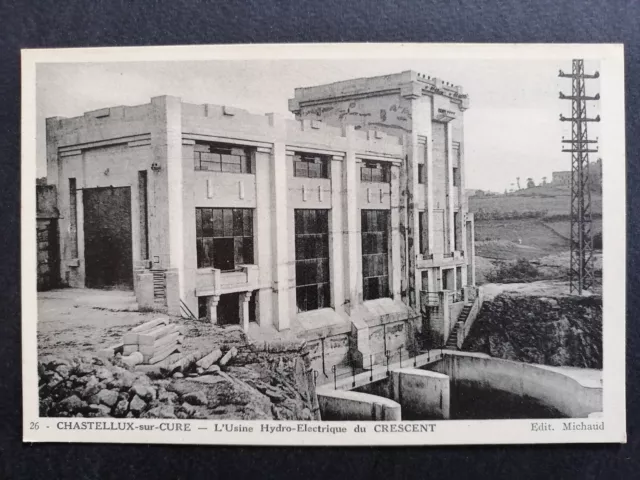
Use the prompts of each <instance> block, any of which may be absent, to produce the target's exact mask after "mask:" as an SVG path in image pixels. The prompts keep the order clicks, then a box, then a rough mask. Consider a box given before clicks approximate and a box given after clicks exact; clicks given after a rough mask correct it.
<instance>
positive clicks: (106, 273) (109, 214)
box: [82, 187, 133, 290]
mask: <svg viewBox="0 0 640 480" xmlns="http://www.w3.org/2000/svg"><path fill="white" fill-rule="evenodd" d="M82 201H83V207H84V215H83V219H84V259H85V285H86V286H87V287H88V288H105V289H121V290H131V289H133V257H132V246H131V188H130V187H106V188H85V189H83V190H82Z"/></svg>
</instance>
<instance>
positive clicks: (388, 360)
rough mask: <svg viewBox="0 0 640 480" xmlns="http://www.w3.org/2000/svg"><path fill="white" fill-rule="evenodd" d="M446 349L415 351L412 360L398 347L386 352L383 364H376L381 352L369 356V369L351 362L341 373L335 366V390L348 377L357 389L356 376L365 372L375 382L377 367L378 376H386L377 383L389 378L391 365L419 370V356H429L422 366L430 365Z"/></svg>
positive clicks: (316, 376)
mask: <svg viewBox="0 0 640 480" xmlns="http://www.w3.org/2000/svg"><path fill="white" fill-rule="evenodd" d="M444 349H445V347H444V346H439V347H438V348H431V349H427V350H425V351H422V352H420V353H418V351H415V352H414V355H413V358H412V357H411V354H410V353H409V352H407V350H406V347H405V346H404V345H400V347H398V348H397V349H395V350H385V351H384V357H383V359H382V363H381V364H374V358H375V357H376V356H379V354H380V353H381V352H377V353H376V354H371V355H369V368H363V367H357V366H356V365H355V363H354V362H353V361H351V360H350V361H349V364H348V365H345V366H344V367H345V368H344V369H343V370H342V371H341V372H339V371H338V368H339V367H338V366H337V365H333V366H332V367H331V373H332V377H333V388H334V389H335V390H337V389H338V381H339V380H342V379H344V378H348V377H351V388H355V387H356V384H357V382H356V376H358V375H360V374H362V373H365V372H369V378H368V380H369V382H373V381H374V370H375V369H376V367H380V368H378V372H376V373H378V374H379V373H383V374H384V375H383V376H382V377H379V378H377V379H376V380H375V381H379V380H382V379H384V378H387V377H388V376H389V374H390V373H391V365H392V364H394V363H396V362H397V363H398V366H399V368H406V367H414V368H417V367H418V356H420V355H425V354H426V355H427V358H426V363H422V365H424V364H429V363H431V361H432V360H435V359H436V358H437V356H438V354H440V358H441V357H442V355H443V351H444ZM314 372H315V373H314V381H316V382H317V378H318V376H319V373H318V372H317V371H316V370H314ZM364 384H366V382H365V383H362V382H361V383H360V385H364Z"/></svg>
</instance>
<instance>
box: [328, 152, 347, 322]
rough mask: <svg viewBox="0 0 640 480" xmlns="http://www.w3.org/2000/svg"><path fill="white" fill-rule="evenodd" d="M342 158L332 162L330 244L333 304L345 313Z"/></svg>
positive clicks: (336, 158)
mask: <svg viewBox="0 0 640 480" xmlns="http://www.w3.org/2000/svg"><path fill="white" fill-rule="evenodd" d="M342 164H343V158H342V157H333V159H332V161H331V167H330V170H331V211H330V212H329V213H330V215H331V220H330V222H329V224H330V228H331V231H330V232H329V242H330V245H331V249H330V252H331V253H330V254H329V256H330V259H331V270H330V274H331V304H332V306H333V308H334V310H335V311H336V312H342V311H344V301H345V298H344V293H345V288H344V272H343V268H344V263H343V259H344V253H343V249H342V247H343V235H344V218H343V217H344V214H343V212H344V208H345V206H346V204H345V203H344V200H345V198H344V195H343V190H344V186H343V182H342V177H343V173H342V167H343V165H342Z"/></svg>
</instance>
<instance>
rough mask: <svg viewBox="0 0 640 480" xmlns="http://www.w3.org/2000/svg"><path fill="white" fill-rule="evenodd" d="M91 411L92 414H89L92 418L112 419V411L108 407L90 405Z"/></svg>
mask: <svg viewBox="0 0 640 480" xmlns="http://www.w3.org/2000/svg"><path fill="white" fill-rule="evenodd" d="M89 410H90V413H89V416H90V417H110V416H111V409H110V408H109V407H107V406H106V405H97V404H92V405H89Z"/></svg>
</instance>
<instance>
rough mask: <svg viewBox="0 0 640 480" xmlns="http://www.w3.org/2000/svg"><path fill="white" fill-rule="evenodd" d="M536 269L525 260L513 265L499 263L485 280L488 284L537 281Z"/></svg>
mask: <svg viewBox="0 0 640 480" xmlns="http://www.w3.org/2000/svg"><path fill="white" fill-rule="evenodd" d="M539 275H540V272H539V271H538V268H537V267H536V266H535V265H533V264H532V263H531V262H530V261H529V260H527V259H525V258H520V259H518V260H517V261H516V262H515V263H506V262H500V263H499V264H498V266H497V267H496V268H495V269H494V270H492V271H491V272H489V273H488V274H487V275H486V276H485V278H486V280H487V281H488V282H490V283H520V282H531V281H534V280H536V279H538V276H539Z"/></svg>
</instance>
